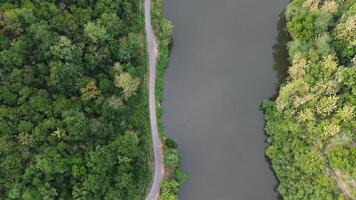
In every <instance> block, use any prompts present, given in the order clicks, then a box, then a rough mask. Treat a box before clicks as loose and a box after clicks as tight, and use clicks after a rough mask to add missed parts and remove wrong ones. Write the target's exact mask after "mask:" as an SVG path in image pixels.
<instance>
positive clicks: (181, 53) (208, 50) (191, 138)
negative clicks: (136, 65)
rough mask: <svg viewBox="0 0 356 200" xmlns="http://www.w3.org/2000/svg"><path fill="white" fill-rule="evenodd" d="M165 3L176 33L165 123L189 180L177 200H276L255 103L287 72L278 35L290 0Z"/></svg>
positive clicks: (183, 0) (283, 43)
mask: <svg viewBox="0 0 356 200" xmlns="http://www.w3.org/2000/svg"><path fill="white" fill-rule="evenodd" d="M164 3H165V9H164V10H165V14H166V16H167V17H168V19H169V20H171V21H172V23H173V24H174V27H175V30H174V32H175V34H174V35H173V40H174V47H173V49H172V52H171V56H170V63H169V67H168V69H167V71H166V73H165V92H164V97H165V98H164V102H163V104H162V105H163V107H164V110H165V112H164V115H163V122H164V125H165V127H166V131H167V134H168V135H169V136H170V137H171V138H173V139H175V140H176V141H177V143H178V146H179V151H180V152H181V153H182V155H183V169H184V171H185V172H186V173H187V174H188V176H189V178H188V180H187V182H185V183H184V184H183V186H182V190H181V192H180V196H179V199H180V200H260V199H268V200H273V199H277V198H276V197H277V195H276V193H275V191H274V190H273V187H274V186H275V184H276V179H275V177H274V176H273V173H272V171H271V170H270V169H269V166H268V163H267V162H266V160H265V157H264V156H265V148H266V144H265V139H266V138H265V135H264V133H263V126H264V120H263V114H262V112H261V110H260V109H259V105H260V103H261V102H262V101H263V100H264V99H266V98H269V97H270V96H271V95H272V94H274V93H275V89H276V83H278V82H279V79H282V78H283V77H284V76H285V75H283V73H282V72H283V71H284V74H285V71H286V70H285V69H286V66H288V62H287V60H286V58H284V57H283V55H287V53H286V50H285V49H286V48H285V47H286V41H287V37H286V36H287V35H285V34H284V33H285V32H283V31H276V21H277V20H278V18H279V17H278V14H279V13H280V12H281V10H283V8H285V6H286V5H287V3H288V0H263V1H262V0H167V1H164ZM280 24H283V23H282V22H280V23H279V24H278V29H281V28H280V27H283V26H282V25H280ZM281 30H283V29H281ZM277 34H278V36H277ZM276 37H277V44H276V45H275V46H274V44H275V43H276ZM273 46H274V47H273ZM272 47H273V49H272ZM272 55H273V56H272ZM272 66H273V67H272ZM277 69H278V70H277ZM279 69H280V70H279ZM283 69H284V70H283ZM274 70H277V71H279V72H278V73H279V74H278V78H277V76H276V72H275V71H274Z"/></svg>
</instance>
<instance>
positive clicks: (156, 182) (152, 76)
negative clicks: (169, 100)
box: [145, 0, 163, 200]
mask: <svg viewBox="0 0 356 200" xmlns="http://www.w3.org/2000/svg"><path fill="white" fill-rule="evenodd" d="M145 28H146V36H147V38H146V40H147V51H148V57H149V59H148V67H149V86H148V87H149V88H148V90H149V108H150V123H151V135H152V146H153V155H154V176H153V180H152V185H151V189H150V192H149V194H148V195H147V197H146V200H156V199H157V198H158V196H159V190H160V185H161V179H162V169H163V164H162V158H161V145H160V138H159V135H158V129H157V117H156V98H155V80H156V47H155V45H156V44H155V38H154V33H153V30H152V25H151V0H145Z"/></svg>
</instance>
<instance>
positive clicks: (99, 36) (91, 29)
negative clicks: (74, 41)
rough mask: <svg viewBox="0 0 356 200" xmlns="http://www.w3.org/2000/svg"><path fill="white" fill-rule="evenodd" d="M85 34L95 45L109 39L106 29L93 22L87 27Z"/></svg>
mask: <svg viewBox="0 0 356 200" xmlns="http://www.w3.org/2000/svg"><path fill="white" fill-rule="evenodd" d="M84 33H85V35H86V36H87V37H89V38H90V39H91V40H92V41H93V42H94V43H95V42H98V41H101V40H105V39H106V38H107V33H106V29H105V28H104V27H101V26H100V25H99V24H96V23H93V22H89V23H87V24H86V25H85V28H84Z"/></svg>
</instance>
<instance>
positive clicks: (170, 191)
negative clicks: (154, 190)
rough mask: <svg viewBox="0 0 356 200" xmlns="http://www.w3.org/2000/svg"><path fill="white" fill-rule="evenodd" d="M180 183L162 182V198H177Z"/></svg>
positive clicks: (173, 199)
mask: <svg viewBox="0 0 356 200" xmlns="http://www.w3.org/2000/svg"><path fill="white" fill-rule="evenodd" d="M178 186H179V183H178V182H176V181H165V182H163V183H162V192H161V199H162V200H177V199H178V197H177V193H178V189H179V188H178Z"/></svg>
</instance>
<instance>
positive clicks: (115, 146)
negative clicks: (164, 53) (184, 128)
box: [0, 0, 151, 200]
mask: <svg viewBox="0 0 356 200" xmlns="http://www.w3.org/2000/svg"><path fill="white" fill-rule="evenodd" d="M142 10H143V9H142V8H141V3H140V1H134V0H55V1H52V0H40V1H39V0H2V1H1V3H0V79H1V82H0V199H24V200H42V199H46V200H50V199H62V200H68V199H78V200H79V199H83V200H84V199H85V200H89V199H95V200H98V199H106V200H109V199H112V200H114V199H115V200H118V199H129V200H134V199H144V195H145V193H146V190H147V189H146V187H147V185H149V181H150V177H151V169H150V166H149V163H150V149H149V143H150V134H149V131H150V128H149V124H148V107H147V102H148V101H147V98H146V96H147V91H146V79H145V76H146V73H147V70H146V53H145V42H144V41H145V37H144V35H145V33H144V27H143V23H142V22H143V13H142Z"/></svg>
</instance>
